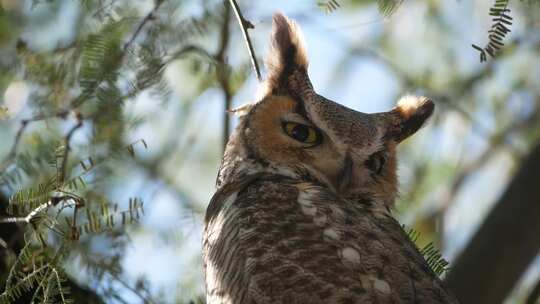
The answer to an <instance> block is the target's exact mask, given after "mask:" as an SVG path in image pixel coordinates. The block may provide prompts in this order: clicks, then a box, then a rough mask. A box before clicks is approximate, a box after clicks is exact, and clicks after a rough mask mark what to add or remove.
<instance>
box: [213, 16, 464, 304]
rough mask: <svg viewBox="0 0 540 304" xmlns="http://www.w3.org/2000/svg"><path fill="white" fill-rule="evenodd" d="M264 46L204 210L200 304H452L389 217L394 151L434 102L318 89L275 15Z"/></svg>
mask: <svg viewBox="0 0 540 304" xmlns="http://www.w3.org/2000/svg"><path fill="white" fill-rule="evenodd" d="M271 41H272V42H271V51H270V54H269V55H268V57H267V60H266V63H267V68H268V77H267V80H266V81H265V84H264V88H263V92H262V94H261V97H260V99H259V100H258V101H257V102H256V103H253V104H250V105H249V106H245V107H243V108H242V110H241V111H239V112H242V113H241V118H240V122H239V125H238V127H237V128H236V130H235V131H234V133H233V135H232V136H231V138H230V140H229V143H228V144H227V148H226V151H225V155H224V157H223V161H222V164H221V168H220V170H219V174H218V178H217V188H218V189H217V192H216V193H215V195H214V196H213V198H212V200H211V202H210V205H209V206H208V209H207V211H206V217H205V231H204V237H203V260H204V267H205V277H206V293H207V302H208V303H212V304H213V303H309V304H315V303H457V301H456V300H455V298H454V297H453V296H452V295H451V294H450V293H449V292H448V291H447V290H446V289H445V287H444V286H443V283H442V282H441V281H440V280H439V278H438V277H437V276H436V275H435V274H434V273H433V271H431V269H430V268H429V266H428V265H427V263H426V261H425V260H424V259H423V257H422V255H421V254H420V253H419V252H418V250H417V248H416V246H415V245H414V244H413V243H412V242H411V241H410V240H409V237H408V236H407V234H406V233H405V232H404V231H403V229H402V227H401V226H400V224H399V223H398V222H397V221H396V220H395V219H394V218H393V217H392V215H391V213H390V209H391V207H392V205H393V203H394V200H395V197H396V192H397V180H396V146H397V145H398V144H399V143H400V142H401V141H403V140H404V139H406V138H407V137H409V136H410V135H412V134H413V133H415V132H416V131H417V130H418V129H419V128H420V127H421V126H422V124H423V123H424V122H425V121H426V119H427V118H429V116H430V115H431V114H432V112H433V109H434V104H433V102H432V101H430V100H429V99H426V98H423V97H413V96H409V97H404V98H402V99H401V100H400V101H399V102H398V103H397V106H396V107H395V108H394V109H392V110H391V111H389V112H383V113H375V114H365V113H360V112H356V111H354V110H351V109H349V108H346V107H344V106H341V105H339V104H337V103H335V102H333V101H330V100H328V99H326V98H324V97H322V96H320V95H317V93H315V91H314V90H313V87H312V85H311V83H310V80H309V78H308V74H307V68H308V60H307V56H306V50H305V48H304V46H303V42H302V37H301V34H300V31H299V29H298V27H297V26H296V24H295V23H294V22H293V21H291V20H289V19H287V18H286V17H285V16H283V15H281V14H276V15H275V16H274V18H273V33H272V39H271Z"/></svg>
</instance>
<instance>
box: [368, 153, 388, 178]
mask: <svg viewBox="0 0 540 304" xmlns="http://www.w3.org/2000/svg"><path fill="white" fill-rule="evenodd" d="M384 163H386V154H385V153H384V151H380V152H376V153H373V154H371V156H370V157H369V158H368V160H366V162H365V164H366V167H368V169H369V170H371V171H372V172H374V173H376V174H381V172H382V169H383V168H384Z"/></svg>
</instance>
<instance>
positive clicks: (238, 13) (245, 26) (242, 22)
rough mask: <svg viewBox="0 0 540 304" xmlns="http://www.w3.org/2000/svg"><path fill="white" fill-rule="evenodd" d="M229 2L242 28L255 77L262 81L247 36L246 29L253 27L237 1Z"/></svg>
mask: <svg viewBox="0 0 540 304" xmlns="http://www.w3.org/2000/svg"><path fill="white" fill-rule="evenodd" d="M229 3H230V4H231V7H232V9H233V11H234V14H235V15H236V19H237V20H238V24H239V25H240V28H241V29H242V34H243V35H244V40H245V41H246V46H247V48H248V52H249V57H250V58H251V65H253V69H254V70H255V74H256V75H257V79H258V80H259V82H261V81H262V77H261V71H260V69H259V64H258V63H257V57H256V56H255V51H254V50H253V44H252V43H251V39H250V38H249V33H248V29H253V28H255V27H254V26H253V24H252V23H251V22H249V21H248V20H246V19H245V18H244V16H243V15H242V11H240V8H239V6H238V3H236V1H235V0H229Z"/></svg>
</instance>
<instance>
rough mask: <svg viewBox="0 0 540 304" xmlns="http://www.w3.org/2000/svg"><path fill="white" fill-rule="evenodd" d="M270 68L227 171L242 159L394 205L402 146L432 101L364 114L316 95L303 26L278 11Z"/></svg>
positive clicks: (410, 100) (233, 143) (408, 101)
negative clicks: (302, 34)
mask: <svg viewBox="0 0 540 304" xmlns="http://www.w3.org/2000/svg"><path fill="white" fill-rule="evenodd" d="M267 67H268V78H267V80H266V82H265V87H264V89H263V94H262V97H261V98H260V100H259V101H258V102H256V103H254V104H253V105H250V106H249V107H246V108H245V111H244V113H243V114H244V115H242V117H241V123H240V124H239V126H238V127H237V130H236V132H235V134H234V135H233V136H232V138H231V140H230V142H229V145H228V147H227V151H226V153H225V158H224V164H223V165H222V171H228V172H231V171H235V172H236V173H239V172H238V171H242V169H239V168H241V167H242V165H240V164H238V163H236V162H244V163H249V164H251V166H250V167H251V168H249V169H250V170H252V171H265V172H275V173H282V174H286V175H289V176H291V177H294V178H297V179H310V180H315V181H318V182H319V183H322V184H324V185H325V186H327V187H328V188H330V189H331V190H333V191H334V192H336V193H337V194H339V195H341V196H353V197H354V196H361V197H368V198H369V199H371V200H373V201H378V202H382V203H383V204H386V205H390V204H392V203H393V201H394V198H395V196H396V193H397V178H396V146H397V145H398V144H399V143H400V142H401V141H403V140H404V139H405V138H407V137H409V136H410V135H412V134H413V133H415V132H416V131H417V130H418V129H419V128H420V127H421V126H422V124H423V123H424V122H425V121H426V119H427V118H428V117H429V116H430V115H431V114H432V112H433V109H434V105H433V102H431V101H430V100H428V99H426V98H423V97H414V96H407V97H404V98H402V99H401V100H400V101H399V102H398V104H397V106H396V107H395V108H394V109H392V110H391V111H388V112H383V113H374V114H366V113H361V112H357V111H354V110H352V109H349V108H347V107H344V106H342V105H340V104H338V103H335V102H333V101H331V100H328V99H326V98H324V97H322V96H320V95H318V94H316V93H315V91H314V89H313V87H312V86H311V83H310V81H309V77H308V74H307V56H306V51H305V48H304V47H303V43H302V38H301V34H300V32H299V29H298V27H297V26H296V24H295V23H294V22H292V21H290V20H288V19H287V18H286V17H284V16H282V15H276V16H275V17H274V24H273V34H272V48H271V52H270V55H269V56H268V58H267ZM231 166H233V167H235V168H234V169H235V170H231V168H230V167H231ZM227 167H229V168H227ZM244 167H245V166H244ZM220 175H221V174H220Z"/></svg>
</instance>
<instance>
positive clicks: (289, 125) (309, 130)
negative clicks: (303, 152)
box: [282, 122, 322, 146]
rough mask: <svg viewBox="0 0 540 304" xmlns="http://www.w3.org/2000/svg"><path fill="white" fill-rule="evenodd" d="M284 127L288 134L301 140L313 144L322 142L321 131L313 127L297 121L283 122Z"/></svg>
mask: <svg viewBox="0 0 540 304" xmlns="http://www.w3.org/2000/svg"><path fill="white" fill-rule="evenodd" d="M282 127H283V131H285V133H286V134H287V135H289V136H290V137H292V138H294V139H295V140H297V141H299V142H302V143H305V144H311V145H312V146H314V145H317V144H319V143H320V142H321V138H322V137H321V133H320V132H319V130H317V129H315V128H313V127H310V126H306V125H303V124H300V123H297V122H283V124H282Z"/></svg>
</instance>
